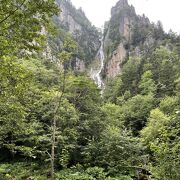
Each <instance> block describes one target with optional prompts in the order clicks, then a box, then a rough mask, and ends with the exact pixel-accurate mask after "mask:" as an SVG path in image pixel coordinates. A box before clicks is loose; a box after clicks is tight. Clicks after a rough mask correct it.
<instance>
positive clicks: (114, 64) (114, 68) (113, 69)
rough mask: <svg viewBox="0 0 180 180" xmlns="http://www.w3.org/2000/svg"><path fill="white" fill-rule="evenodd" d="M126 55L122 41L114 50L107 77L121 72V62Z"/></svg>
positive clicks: (107, 68)
mask: <svg viewBox="0 0 180 180" xmlns="http://www.w3.org/2000/svg"><path fill="white" fill-rule="evenodd" d="M125 57H126V50H125V48H124V46H123V44H122V43H121V44H120V45H119V46H118V48H117V50H116V51H114V53H113V56H112V58H111V60H110V61H109V62H108V64H107V66H106V74H107V77H108V78H110V77H115V76H117V75H118V74H119V73H120V72H121V63H122V62H123V60H124V58H125Z"/></svg>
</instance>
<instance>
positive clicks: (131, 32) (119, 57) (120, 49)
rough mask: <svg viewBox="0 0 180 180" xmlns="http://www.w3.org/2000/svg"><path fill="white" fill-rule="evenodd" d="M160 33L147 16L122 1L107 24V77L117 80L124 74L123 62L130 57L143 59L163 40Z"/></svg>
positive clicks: (105, 34) (105, 37)
mask: <svg viewBox="0 0 180 180" xmlns="http://www.w3.org/2000/svg"><path fill="white" fill-rule="evenodd" d="M159 30H160V29H159V27H157V26H156V25H155V24H151V23H150V21H149V19H148V18H147V17H145V15H142V16H139V15H137V14H136V12H135V9H134V7H133V6H131V5H129V4H128V1H127V0H119V1H118V2H117V4H116V5H115V6H114V7H112V9H111V18H110V20H109V22H106V24H105V30H104V51H105V57H106V62H105V68H104V75H105V77H107V78H110V77H115V76H116V75H118V74H119V73H121V66H122V63H123V61H124V60H125V59H126V58H127V57H128V56H129V55H133V56H141V55H142V54H143V53H144V52H145V51H147V50H149V49H150V48H151V47H152V46H154V44H155V43H157V41H156V40H157V39H159V37H157V36H158V35H157V34H158V33H156V32H157V31H159ZM159 34H162V32H161V33H159Z"/></svg>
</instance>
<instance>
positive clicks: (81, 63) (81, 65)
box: [74, 58, 85, 72]
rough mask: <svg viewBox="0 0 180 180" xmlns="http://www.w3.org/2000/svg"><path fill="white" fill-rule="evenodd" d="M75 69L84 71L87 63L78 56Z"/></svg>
mask: <svg viewBox="0 0 180 180" xmlns="http://www.w3.org/2000/svg"><path fill="white" fill-rule="evenodd" d="M74 70H75V71H79V72H84V71H85V63H84V61H83V60H81V59H79V58H76V65H75V68H74Z"/></svg>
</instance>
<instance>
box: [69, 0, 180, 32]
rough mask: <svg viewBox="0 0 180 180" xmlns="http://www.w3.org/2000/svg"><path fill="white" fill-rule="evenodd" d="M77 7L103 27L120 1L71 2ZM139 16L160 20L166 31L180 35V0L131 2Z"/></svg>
mask: <svg viewBox="0 0 180 180" xmlns="http://www.w3.org/2000/svg"><path fill="white" fill-rule="evenodd" d="M71 1H72V3H73V4H74V5H75V6H76V7H77V8H79V7H82V9H83V10H84V12H85V14H86V15H87V17H88V19H89V20H90V21H91V22H92V23H93V24H94V25H95V26H97V27H101V26H102V25H103V24H104V22H105V21H107V20H109V18H110V10H111V7H112V6H114V5H115V4H116V2H117V1H118V0H71ZM129 4H132V5H133V6H134V7H135V9H136V12H137V13H138V14H140V15H141V14H143V13H144V14H145V15H146V16H147V17H148V18H149V19H150V21H153V22H157V21H158V20H160V21H161V22H162V23H163V27H164V29H165V30H166V31H168V30H169V29H172V30H173V31H175V32H178V33H180V20H179V18H180V11H179V7H180V0H171V1H170V0H129Z"/></svg>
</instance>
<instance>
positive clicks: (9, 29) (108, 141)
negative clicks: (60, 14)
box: [0, 0, 180, 180]
mask: <svg viewBox="0 0 180 180" xmlns="http://www.w3.org/2000/svg"><path fill="white" fill-rule="evenodd" d="M57 11H58V9H57V7H56V4H55V3H54V1H45V0H39V1H38V2H37V1H34V0H29V1H21V0H17V1H2V3H1V4H0V12H1V13H0V30H1V33H2V34H1V35H0V179H2V180H9V179H15V180H19V179H31V180H32V179H36V180H43V179H44V180H46V179H50V178H51V179H52V176H51V173H52V164H51V163H53V165H54V170H55V172H53V173H54V175H55V179H67V180H95V179H98V180H103V179H104V180H105V179H108V180H132V179H147V180H148V179H149V178H150V176H151V178H152V179H157V180H162V179H163V180H178V179H180V174H179V169H180V164H179V158H180V157H179V156H180V143H179V142H180V110H179V108H180V74H179V73H180V72H179V69H180V61H179V60H180V54H179V49H178V48H179V44H178V42H179V37H178V36H177V35H175V34H174V33H172V32H170V33H169V34H166V37H164V40H163V43H161V44H162V45H163V44H164V46H159V47H154V50H152V51H151V52H149V53H148V54H145V55H144V56H141V58H136V57H133V56H132V57H130V58H128V59H127V61H126V63H125V64H124V66H123V68H122V74H121V75H120V76H117V77H116V78H114V79H112V80H110V81H108V82H107V85H106V89H105V91H104V94H103V97H102V96H101V95H100V89H98V88H97V86H96V85H95V83H94V82H93V81H92V80H91V79H90V78H89V77H87V75H86V74H85V73H84V74H83V73H80V72H74V71H73V70H72V61H73V59H74V57H76V56H77V55H78V54H79V51H78V44H77V42H75V40H74V38H73V37H72V36H71V35H70V34H68V33H66V32H65V31H64V30H62V29H57V32H58V33H55V34H54V35H53V33H54V32H50V29H52V28H50V23H51V18H52V15H53V14H55V13H57ZM32 27H33V28H32ZM42 27H43V28H45V29H46V31H47V32H48V33H40V31H41V29H42ZM55 37H56V38H57V39H56V38H55ZM58 38H59V39H60V41H59V39H58ZM45 39H48V41H45ZM54 40H57V42H55V41H54ZM47 42H48V43H49V46H50V47H51V48H52V49H51V50H52V51H51V56H50V57H48V58H46V57H45V56H44V55H43V54H44V49H43V48H44V44H46V43H47ZM58 42H61V43H60V44H59V46H57V44H58ZM53 56H55V57H56V58H55V59H54V58H53ZM53 137H54V138H53ZM52 149H53V151H52ZM52 152H53V153H54V157H53V155H52ZM53 158H54V160H53Z"/></svg>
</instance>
